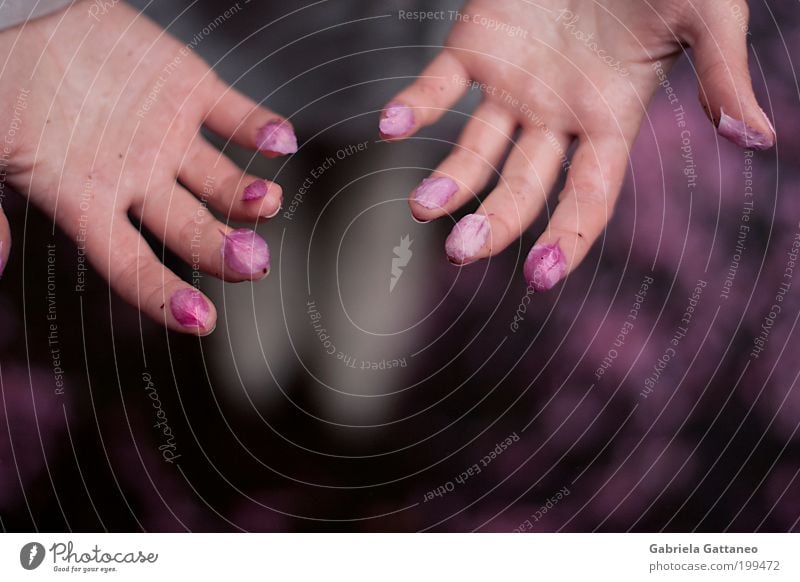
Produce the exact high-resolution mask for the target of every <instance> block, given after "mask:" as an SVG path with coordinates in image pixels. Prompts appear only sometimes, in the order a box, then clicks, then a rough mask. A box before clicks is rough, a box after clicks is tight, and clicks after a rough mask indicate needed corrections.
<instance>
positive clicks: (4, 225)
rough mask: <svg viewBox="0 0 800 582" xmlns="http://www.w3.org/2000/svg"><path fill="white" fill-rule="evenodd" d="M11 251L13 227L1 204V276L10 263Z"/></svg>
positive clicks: (0, 276)
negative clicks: (10, 225)
mask: <svg viewBox="0 0 800 582" xmlns="http://www.w3.org/2000/svg"><path fill="white" fill-rule="evenodd" d="M10 251H11V229H10V228H9V227H8V220H6V215H5V213H4V212H3V207H2V206H0V278H2V277H3V271H4V270H5V268H6V264H7V263H8V253H9V252H10Z"/></svg>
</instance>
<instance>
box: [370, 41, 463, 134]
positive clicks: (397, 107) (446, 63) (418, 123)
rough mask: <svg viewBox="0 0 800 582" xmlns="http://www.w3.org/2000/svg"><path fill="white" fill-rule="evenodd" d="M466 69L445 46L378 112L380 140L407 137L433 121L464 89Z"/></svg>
mask: <svg viewBox="0 0 800 582" xmlns="http://www.w3.org/2000/svg"><path fill="white" fill-rule="evenodd" d="M466 78H467V71H466V69H464V66H463V65H462V64H461V62H460V61H459V60H458V59H457V58H456V56H455V55H454V54H453V53H452V52H451V51H449V50H447V49H445V50H443V51H442V52H440V53H439V54H438V55H437V57H436V58H435V59H434V60H433V61H432V62H431V63H430V64H429V65H428V66H427V67H426V68H425V70H424V71H422V73H420V75H419V77H417V79H416V80H415V81H414V83H412V84H411V85H409V86H408V87H406V88H405V89H403V91H401V92H400V93H399V94H398V95H397V96H396V97H395V98H394V99H392V100H391V101H390V102H389V104H388V105H387V106H386V107H385V108H384V109H383V112H382V113H381V120H380V124H379V129H380V133H381V137H383V138H384V139H400V138H404V137H408V136H409V135H411V134H413V133H414V132H416V131H417V130H418V129H420V128H421V127H425V126H426V125H431V124H432V123H435V122H436V121H437V120H438V119H439V118H440V117H441V116H442V115H444V114H445V113H446V112H447V111H448V110H449V109H450V107H452V106H453V105H454V104H455V103H456V102H457V101H458V100H459V99H460V98H461V96H462V95H464V93H465V92H466V90H467V83H466V82H464V81H465V80H466Z"/></svg>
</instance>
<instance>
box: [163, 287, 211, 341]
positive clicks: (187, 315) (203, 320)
mask: <svg viewBox="0 0 800 582" xmlns="http://www.w3.org/2000/svg"><path fill="white" fill-rule="evenodd" d="M169 306H170V310H171V311H172V316H173V317H174V318H175V321H177V322H178V323H179V324H181V325H182V326H184V327H188V328H197V329H199V330H200V331H205V330H207V329H208V317H209V315H210V313H211V308H210V307H209V305H208V301H206V299H205V297H203V295H202V294H201V293H200V292H199V291H198V290H197V289H179V290H178V291H176V292H175V293H173V294H172V297H171V298H170V302H169Z"/></svg>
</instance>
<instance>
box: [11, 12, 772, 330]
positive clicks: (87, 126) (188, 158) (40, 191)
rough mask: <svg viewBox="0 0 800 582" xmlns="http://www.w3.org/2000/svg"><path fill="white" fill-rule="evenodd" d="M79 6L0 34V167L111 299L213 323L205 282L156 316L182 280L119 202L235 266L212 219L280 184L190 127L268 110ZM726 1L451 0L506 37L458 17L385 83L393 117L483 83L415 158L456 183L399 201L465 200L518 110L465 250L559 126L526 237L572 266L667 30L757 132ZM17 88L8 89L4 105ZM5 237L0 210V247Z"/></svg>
mask: <svg viewBox="0 0 800 582" xmlns="http://www.w3.org/2000/svg"><path fill="white" fill-rule="evenodd" d="M88 6H89V4H88V3H87V2H77V3H76V4H74V5H73V6H72V7H71V8H69V9H68V10H66V11H62V12H59V13H56V14H53V15H49V16H47V17H44V18H41V19H37V20H34V21H31V22H29V23H27V24H26V25H24V26H20V27H16V28H13V29H10V30H6V31H3V32H2V33H0V54H2V55H4V56H5V57H6V58H5V61H4V63H3V66H2V69H1V70H0V104H1V105H0V107H1V108H2V109H0V132H1V133H0V135H6V136H7V135H8V130H9V128H11V127H12V126H13V127H14V136H13V140H11V143H4V144H3V146H6V147H7V150H6V153H5V162H6V164H5V170H6V182H7V184H8V185H9V186H11V187H12V188H13V189H14V190H15V191H17V192H19V193H20V194H22V195H23V196H27V197H28V198H29V199H30V201H31V202H33V203H34V205H36V206H37V207H38V208H39V209H41V210H42V211H43V212H45V213H46V214H47V215H48V216H49V217H51V218H52V219H53V220H54V221H55V222H56V223H57V224H58V225H59V226H60V227H61V228H62V229H63V230H64V231H65V232H66V233H67V234H68V235H69V236H70V237H72V238H74V239H75V240H76V242H77V243H78V244H79V245H84V246H85V250H86V255H87V257H88V259H89V261H90V262H91V264H92V265H93V266H94V268H95V269H96V270H97V271H98V272H99V273H100V274H101V275H102V276H104V277H105V278H106V279H107V280H108V281H109V284H110V285H111V286H112V288H113V289H114V290H115V291H116V292H117V293H119V294H120V295H121V296H122V297H123V298H124V299H125V300H126V301H128V302H129V303H131V304H132V305H134V306H136V307H137V308H139V309H140V310H141V311H142V312H143V313H145V314H146V315H147V316H149V317H151V318H152V319H154V320H155V321H158V322H161V323H163V324H165V325H166V326H167V327H169V328H170V329H173V330H175V331H179V332H184V333H196V334H199V335H205V334H207V333H210V332H211V331H212V330H213V328H214V324H215V321H216V312H215V311H214V308H213V305H212V304H211V302H210V301H209V300H208V299H207V298H206V301H208V304H209V306H210V314H209V316H208V320H207V322H206V325H204V326H202V327H191V326H189V327H187V326H186V325H185V324H183V325H182V324H181V323H180V322H178V321H176V319H175V317H174V316H173V314H171V313H170V310H169V309H168V308H167V307H166V306H167V305H168V303H169V298H170V297H171V296H173V294H174V293H175V292H176V291H179V290H181V289H191V286H190V285H189V284H188V283H187V282H185V281H183V280H181V279H180V278H179V277H178V276H177V275H175V274H174V273H173V272H171V271H170V270H168V269H167V268H166V267H164V265H163V264H162V263H161V262H160V260H159V258H158V257H157V256H156V255H155V254H154V253H153V252H152V251H151V250H150V248H149V247H148V245H147V244H146V243H145V241H144V240H143V239H142V238H141V236H140V233H139V231H138V229H137V228H136V227H135V226H134V225H133V224H132V223H131V221H130V219H129V218H128V214H129V213H130V214H131V215H133V216H134V217H135V218H136V219H137V220H139V221H141V223H142V225H143V226H144V227H145V228H147V229H148V230H150V231H151V232H152V233H153V234H154V235H156V236H158V237H159V238H161V239H162V240H163V241H164V243H165V244H166V245H167V246H168V247H169V248H170V249H172V250H173V251H174V252H175V253H176V254H177V255H178V256H180V257H181V258H183V259H184V260H185V261H186V262H187V263H189V264H190V265H192V266H193V267H194V266H196V267H198V268H199V269H200V270H202V271H205V272H207V273H210V274H212V275H214V276H221V277H223V278H225V279H226V280H233V281H238V280H243V277H240V276H237V275H235V274H233V273H230V272H227V271H225V269H224V268H223V265H222V262H221V261H222V259H221V256H220V248H221V245H222V239H223V237H222V234H221V233H227V232H229V231H230V230H231V228H230V227H229V226H227V224H226V222H227V220H228V219H231V220H238V221H250V222H255V221H257V220H259V219H261V218H266V217H269V216H272V215H274V213H276V212H277V211H278V209H279V208H280V203H281V196H282V194H281V189H280V187H279V186H278V185H276V184H274V183H269V184H268V190H267V194H266V196H264V197H263V198H261V199H259V200H258V201H255V202H254V201H252V200H251V201H246V200H242V198H243V191H244V189H245V187H247V186H248V184H250V183H251V182H252V181H254V180H256V179H257V178H256V177H255V176H248V175H245V174H243V173H242V171H241V170H240V169H239V168H238V167H237V166H235V165H234V164H233V162H232V161H230V160H229V159H227V158H226V157H225V156H223V155H221V154H220V152H218V151H217V150H216V149H215V148H213V147H212V146H211V145H209V144H208V143H206V142H205V141H204V139H203V137H202V136H201V135H200V134H199V130H200V128H201V127H202V126H204V125H205V126H207V127H208V128H209V129H211V130H212V131H214V132H216V133H217V134H219V135H220V136H222V137H223V138H225V139H230V140H232V141H234V142H236V143H239V144H241V145H243V146H245V147H249V148H252V149H256V141H257V138H256V135H257V132H258V129H259V128H260V127H262V126H263V125H264V124H266V123H268V122H271V121H275V120H280V119H281V117H280V116H279V115H277V114H275V113H273V112H272V111H269V110H268V109H266V108H264V107H262V106H258V105H257V104H256V103H254V102H253V101H252V100H251V99H249V98H247V97H245V96H244V95H241V94H240V93H238V92H236V91H234V90H232V89H231V88H230V87H229V86H227V85H226V84H225V83H223V82H221V81H220V80H219V79H218V78H217V77H216V75H215V74H214V73H213V72H212V71H211V70H210V69H209V67H208V66H207V65H206V64H205V63H204V62H202V61H201V60H200V59H199V58H197V57H195V56H194V55H192V54H185V53H182V49H183V48H184V44H183V43H181V42H179V41H177V40H175V39H173V38H172V37H171V36H169V35H168V34H166V33H164V31H163V30H161V29H160V28H159V27H157V26H156V25H155V24H153V23H152V22H150V21H148V20H147V19H146V18H144V17H143V16H141V15H139V14H138V13H137V12H136V11H134V10H133V9H131V8H129V7H128V6H127V5H125V4H124V3H119V4H117V5H115V6H114V7H113V8H111V9H109V10H108V12H107V13H105V14H103V15H102V16H101V17H100V19H99V22H98V21H97V20H96V19H94V18H92V17H91V16H90V15H89V8H88ZM731 6H738V7H739V11H740V13H741V11H744V13H745V14H746V5H745V3H744V1H743V0H731V2H723V1H715V0H693V1H689V0H650V1H649V2H647V1H642V2H639V1H636V2H633V1H631V0H596V1H595V0H568V1H564V0H561V1H560V2H554V1H553V0H541V1H539V2H538V3H536V4H533V3H529V2H525V1H523V0H474V1H473V2H470V3H469V4H468V5H467V6H466V7H465V9H464V13H467V14H479V15H480V16H481V17H482V18H485V19H487V21H488V20H489V19H491V20H493V21H496V22H505V23H509V25H511V26H518V27H519V28H520V29H521V30H523V31H526V36H525V37H523V36H522V35H516V36H515V35H510V34H506V33H504V31H502V30H501V31H498V30H493V29H491V27H490V26H487V25H486V24H483V23H481V22H477V23H476V22H459V23H457V24H456V25H455V26H454V28H453V30H452V33H451V35H450V39H449V42H448V48H446V49H445V50H444V51H443V52H442V53H441V54H440V56H439V57H438V58H437V59H436V60H435V61H434V62H433V63H431V65H430V66H429V67H428V68H427V69H426V70H425V71H424V72H423V73H422V74H421V75H420V77H419V79H418V80H417V81H416V82H415V83H414V84H412V85H411V86H409V87H408V88H407V89H405V90H404V91H403V92H401V93H400V94H399V95H398V96H397V97H396V100H398V101H400V102H402V103H404V104H407V105H408V106H409V107H412V108H413V109H414V112H415V126H414V128H413V129H412V130H411V131H410V132H409V133H408V135H411V134H412V133H413V132H414V131H416V130H417V129H419V128H420V127H422V126H426V125H430V124H433V123H435V122H436V121H437V120H438V119H439V118H440V117H441V115H442V114H444V112H445V111H446V110H447V109H448V108H449V107H450V106H452V104H454V103H455V102H456V101H457V100H458V99H459V97H460V96H461V95H462V94H463V93H464V92H465V91H466V90H467V89H466V86H465V82H464V81H466V80H475V81H477V82H478V83H479V84H484V91H485V95H484V98H483V102H482V104H481V105H480V107H479V108H478V109H477V110H476V111H475V112H474V117H473V119H471V120H470V121H469V122H468V123H467V125H466V127H465V129H464V133H463V135H462V137H461V139H460V142H459V145H458V147H456V148H455V149H454V151H453V154H452V155H451V156H450V157H448V158H447V159H445V160H444V161H443V162H442V163H441V165H440V166H439V167H438V168H437V170H436V172H435V175H444V176H448V177H452V178H453V179H454V180H455V181H456V182H457V183H458V184H459V190H458V192H457V193H456V194H455V196H454V197H453V198H452V199H451V200H450V202H448V204H447V205H446V206H445V207H444V208H440V209H427V208H423V207H421V206H419V205H418V204H416V203H414V202H413V201H412V203H411V209H412V212H413V214H414V215H415V216H416V217H417V218H419V219H422V220H431V219H434V218H439V217H441V216H444V215H446V214H447V213H454V212H456V211H457V210H458V209H459V208H460V207H461V206H462V205H464V204H466V203H467V202H469V201H470V200H472V199H474V196H475V193H476V192H479V191H480V190H481V189H482V188H483V186H485V185H486V183H487V182H488V181H489V179H490V178H491V177H492V175H493V173H494V167H496V166H497V165H498V164H499V162H500V160H501V159H502V157H503V155H504V151H505V150H506V148H507V145H508V143H509V139H510V137H511V135H512V134H513V132H514V130H515V128H517V127H522V129H523V133H522V135H521V137H520V138H519V139H518V140H517V142H516V144H515V145H514V148H513V150H512V152H511V155H510V157H509V159H508V160H507V161H506V163H505V166H504V167H503V170H502V171H503V179H502V180H501V181H500V183H499V185H498V187H497V189H496V190H495V191H493V192H492V193H491V194H490V195H489V196H488V197H487V198H486V199H485V200H484V201H483V202H482V204H481V206H480V208H479V210H478V211H477V212H478V213H483V214H486V215H487V216H489V218H490V220H491V233H492V234H491V237H490V241H489V243H488V244H487V245H486V247H485V248H484V249H482V251H481V253H480V256H478V257H477V258H486V257H489V256H491V255H493V254H496V253H498V252H500V251H502V250H503V249H504V248H506V247H508V246H509V245H510V244H511V243H512V242H514V240H516V239H517V238H518V237H519V236H520V234H521V233H522V232H523V231H524V230H525V229H527V228H528V227H529V226H530V224H531V223H532V222H533V221H534V219H535V218H536V216H537V215H538V214H539V213H540V212H542V210H543V209H544V207H545V201H546V196H547V194H548V192H549V191H550V189H551V188H552V186H553V184H554V182H555V180H556V178H557V175H558V172H559V171H560V169H561V163H562V160H561V155H562V153H563V151H566V150H567V148H568V146H569V144H570V142H571V140H573V139H577V140H578V141H579V146H578V150H577V152H576V154H575V156H574V158H573V160H572V164H571V169H570V171H569V176H568V182H567V187H566V188H565V190H564V191H563V192H562V193H561V194H560V197H559V200H560V202H559V204H558V205H557V207H556V208H555V211H554V212H553V214H552V216H551V217H550V223H549V226H548V228H547V230H546V231H545V233H544V234H542V238H541V242H554V241H559V244H560V245H561V247H562V249H563V251H564V253H565V255H566V257H567V260H568V263H569V268H570V269H574V268H575V267H576V266H577V265H578V264H579V263H580V261H581V260H582V259H583V258H584V257H585V255H586V254H587V252H588V250H589V248H590V247H591V245H592V243H593V242H594V241H595V240H596V239H597V238H598V237H599V236H600V235H601V233H602V231H603V229H604V228H605V225H606V223H607V221H608V219H609V218H610V216H611V212H612V210H613V207H614V204H615V202H616V199H617V197H618V193H619V190H620V188H621V184H622V181H623V178H624V175H625V171H626V168H627V162H628V152H629V148H630V145H631V143H632V142H633V139H634V138H635V136H636V134H637V132H638V130H639V126H640V124H641V122H642V117H643V115H644V112H645V106H646V104H647V102H648V101H649V100H650V98H651V97H652V95H653V93H654V91H655V90H656V89H657V79H656V77H655V75H654V73H653V70H652V66H651V65H652V63H653V62H654V61H656V60H661V61H662V62H663V63H664V69H665V70H667V69H669V66H670V65H671V64H672V63H673V62H674V61H675V59H677V58H678V56H679V54H680V44H679V43H685V44H688V45H691V46H693V47H695V49H696V53H695V64H696V66H697V69H698V71H699V75H700V78H701V81H702V88H703V92H702V98H703V99H702V100H703V102H704V104H705V105H706V108H707V110H708V111H709V113H710V117H711V118H712V119H713V120H715V121H716V119H717V118H718V116H719V112H720V108H723V107H724V109H725V111H726V112H727V113H728V114H730V115H733V116H734V117H736V118H737V119H740V120H743V121H745V122H746V123H747V124H748V125H749V126H750V127H753V128H756V129H758V130H759V131H764V132H771V130H770V129H769V126H768V122H767V119H766V117H764V115H763V114H762V113H761V111H760V109H759V108H758V104H757V103H756V100H755V97H754V96H753V92H752V87H751V83H750V79H749V76H748V69H747V49H746V45H745V36H744V32H742V31H741V18H740V15H736V16H734V14H733V13H732V11H731ZM562 9H566V10H568V11H569V12H570V13H571V14H572V15H577V16H578V20H577V21H576V24H575V25H574V27H571V28H568V27H567V26H565V24H564V23H565V19H566V18H567V15H566V14H564V15H563V16H562V20H561V21H558V20H557V17H558V11H559V10H562ZM621 23H624V25H625V26H626V27H627V28H628V29H629V30H628V31H625V29H624V27H623V26H622V24H621ZM575 30H579V31H581V33H582V34H589V33H594V34H595V38H596V45H597V47H599V48H602V50H603V51H605V52H604V54H605V55H606V56H612V57H614V58H615V59H618V60H620V62H621V63H622V65H623V66H624V68H625V70H626V71H627V72H628V74H627V75H626V76H622V75H620V72H619V70H615V69H614V68H612V67H610V66H608V65H606V64H604V63H603V62H601V61H600V57H599V55H598V54H597V51H596V50H592V49H590V48H588V47H587V46H586V44H585V43H582V42H579V41H578V40H576V37H575V32H574V31H575ZM176 58H177V59H178V62H177V64H175V63H176ZM171 64H175V66H171ZM165 71H167V73H166V75H165ZM490 87H491V88H494V90H493V92H492V91H490V90H489V88H490ZM154 88H157V95H156V97H155V99H153V98H152V95H153V92H154ZM20 95H23V100H24V101H25V107H24V111H22V110H19V111H17V113H18V114H19V115H16V114H15V111H14V108H15V104H18V103H19V102H20ZM506 95H510V96H511V100H509V99H507V98H506ZM522 104H525V105H526V107H525V108H523V107H521V105H522ZM139 113H141V115H140V114H139ZM15 117H18V118H19V119H18V120H16V121H15ZM545 130H546V131H545ZM404 137H407V136H404ZM204 203H207V205H208V207H209V208H210V209H213V210H215V211H216V212H217V214H218V215H219V216H220V217H222V220H220V219H217V218H215V217H214V216H213V215H212V214H211V212H210V211H208V210H207V209H206V208H205V207H204ZM84 239H85V240H84ZM10 250H11V237H10V231H9V228H8V223H7V221H6V218H5V216H4V215H3V214H2V212H0V258H2V263H3V264H5V262H6V260H7V258H8V254H9V252H10ZM258 276H260V275H255V276H254V277H251V278H257V277H258Z"/></svg>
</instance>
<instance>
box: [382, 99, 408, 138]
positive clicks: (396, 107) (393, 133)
mask: <svg viewBox="0 0 800 582" xmlns="http://www.w3.org/2000/svg"><path fill="white" fill-rule="evenodd" d="M415 126H416V116H415V115H414V110H413V109H411V107H409V106H408V105H406V104H405V103H403V102H401V101H398V100H394V101H391V102H390V103H389V104H388V105H386V107H384V108H383V111H381V116H380V121H379V122H378V131H379V132H380V135H381V138H383V139H385V140H389V141H392V140H399V139H402V138H405V137H408V136H409V135H411V134H412V133H413V132H414V127H415Z"/></svg>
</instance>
